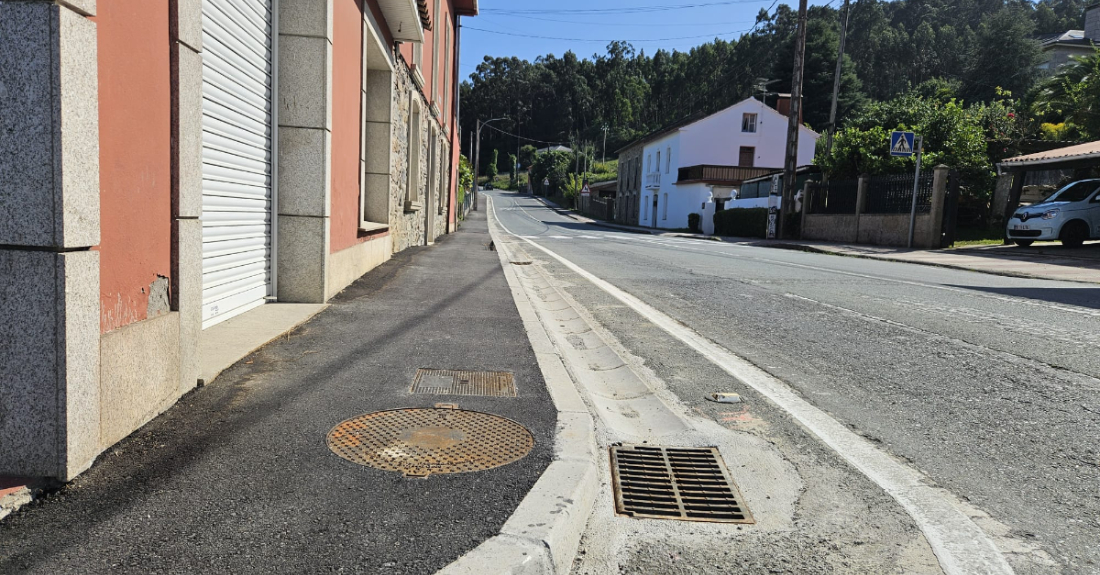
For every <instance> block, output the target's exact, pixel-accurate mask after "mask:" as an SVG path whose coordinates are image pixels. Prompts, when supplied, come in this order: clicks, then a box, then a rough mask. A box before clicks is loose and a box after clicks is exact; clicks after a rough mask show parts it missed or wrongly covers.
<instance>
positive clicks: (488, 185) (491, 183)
mask: <svg viewBox="0 0 1100 575" xmlns="http://www.w3.org/2000/svg"><path fill="white" fill-rule="evenodd" d="M481 189H483V190H491V189H493V182H485V185H484V186H482V187H481Z"/></svg>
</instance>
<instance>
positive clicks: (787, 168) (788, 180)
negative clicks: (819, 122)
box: [778, 0, 806, 238]
mask: <svg viewBox="0 0 1100 575" xmlns="http://www.w3.org/2000/svg"><path fill="white" fill-rule="evenodd" d="M805 56H806V0H799V2H798V38H797V40H795V45H794V78H793V79H792V80H791V111H790V115H789V116H788V117H787V157H786V161H784V162H783V199H782V201H781V203H780V204H779V225H778V228H779V237H781V238H786V237H787V234H788V233H789V232H790V230H788V229H787V226H786V225H785V224H786V222H787V215H788V214H790V213H791V208H792V207H794V205H793V204H794V186H795V182H794V179H795V171H796V169H797V168H798V128H799V126H800V125H801V122H800V121H799V120H800V119H801V117H800V116H801V115H802V70H803V68H804V67H805V65H806V58H805Z"/></svg>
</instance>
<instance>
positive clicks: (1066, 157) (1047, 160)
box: [1001, 140, 1100, 166]
mask: <svg viewBox="0 0 1100 575" xmlns="http://www.w3.org/2000/svg"><path fill="white" fill-rule="evenodd" d="M1093 158H1095V159H1096V160H1097V161H1098V162H1100V140H1097V141H1095V142H1086V143H1084V144H1077V145H1076V146H1067V147H1065V148H1057V149H1054V150H1047V151H1045V152H1037V153H1034V154H1027V155H1025V156H1016V157H1015V158H1008V159H1006V160H1001V164H1004V165H1008V166H1029V165H1034V164H1051V163H1055V162H1062V161H1072V160H1088V159H1093Z"/></svg>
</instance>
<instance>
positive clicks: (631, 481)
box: [611, 445, 754, 523]
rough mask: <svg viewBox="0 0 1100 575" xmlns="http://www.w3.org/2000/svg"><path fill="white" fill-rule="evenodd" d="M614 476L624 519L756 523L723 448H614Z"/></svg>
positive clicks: (620, 511)
mask: <svg viewBox="0 0 1100 575" xmlns="http://www.w3.org/2000/svg"><path fill="white" fill-rule="evenodd" d="M611 474H612V479H613V483H612V484H613V485H614V487H615V511H616V512H618V513H619V514H622V515H629V516H631V517H636V518H638V517H648V518H654V519H679V520H683V521H712V522H718V523H754V521H753V519H752V513H750V512H749V509H748V508H747V507H745V505H744V504H743V503H742V499H741V492H740V491H738V490H737V485H735V484H734V483H733V479H732V478H731V477H730V474H729V470H727V469H726V464H725V462H723V461H722V456H721V455H720V454H719V453H718V448H717V447H658V446H654V445H612V446H611Z"/></svg>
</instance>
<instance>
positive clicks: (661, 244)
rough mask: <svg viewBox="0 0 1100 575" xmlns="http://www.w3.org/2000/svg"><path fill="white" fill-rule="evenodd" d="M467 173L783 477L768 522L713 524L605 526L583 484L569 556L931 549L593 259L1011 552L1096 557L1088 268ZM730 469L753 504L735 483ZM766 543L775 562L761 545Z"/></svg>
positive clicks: (896, 555) (1097, 489)
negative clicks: (782, 242)
mask: <svg viewBox="0 0 1100 575" xmlns="http://www.w3.org/2000/svg"><path fill="white" fill-rule="evenodd" d="M486 194H487V195H489V196H491V202H488V203H489V204H490V206H491V207H490V209H491V218H493V217H495V218H497V219H498V220H499V223H500V226H501V228H502V229H503V230H504V232H505V234H506V235H507V234H511V235H512V239H513V240H514V241H515V245H516V246H518V248H519V249H522V250H523V251H524V252H525V253H526V254H528V255H529V256H530V257H531V258H532V260H533V261H534V263H535V264H537V265H538V266H539V267H541V268H542V269H543V270H544V272H545V273H546V275H547V276H548V277H550V278H553V280H554V281H555V282H557V284H558V285H559V286H560V288H561V289H562V291H564V292H565V293H567V294H568V296H569V298H571V299H572V300H573V301H574V302H575V303H576V304H577V306H579V307H580V308H583V309H584V310H586V312H587V313H589V314H590V315H591V318H592V319H593V320H594V321H595V323H597V324H598V325H599V326H601V327H602V328H603V329H605V330H606V331H607V333H608V334H610V336H612V337H613V338H614V339H616V340H617V341H618V342H619V343H620V344H621V345H622V347H623V348H624V350H625V351H626V352H627V354H629V355H631V356H633V357H635V358H637V359H638V361H639V362H640V364H641V367H642V368H643V369H646V370H651V371H652V375H653V376H654V377H655V378H656V380H658V381H659V382H661V383H662V384H663V385H665V386H667V390H668V391H669V392H670V393H671V394H672V395H673V396H674V398H671V399H670V401H666V403H670V402H676V401H678V402H682V403H683V405H684V406H685V409H686V410H688V411H690V412H692V413H694V414H696V415H702V416H705V417H707V418H710V419H712V420H714V421H717V422H719V423H720V424H722V425H723V426H724V427H726V428H728V429H731V430H734V431H736V432H741V433H744V434H749V435H751V436H754V437H756V438H760V439H763V440H764V441H765V442H766V443H767V444H768V446H769V448H771V449H774V450H777V451H778V453H779V454H780V455H781V457H782V459H783V460H785V461H786V462H787V463H788V464H789V465H787V471H788V472H789V474H791V475H792V476H794V478H795V479H794V481H795V482H796V483H799V484H800V485H801V487H800V488H799V492H798V494H797V496H796V499H797V500H796V501H792V507H791V508H790V509H786V510H782V511H780V513H789V517H790V521H789V522H788V523H785V524H783V525H782V526H781V527H779V528H776V529H775V530H774V532H771V533H768V532H767V531H768V530H767V529H765V527H766V526H767V525H769V519H768V517H767V515H768V513H767V512H766V511H765V512H763V513H762V512H761V511H758V510H754V513H756V515H757V518H756V519H757V524H758V525H757V527H759V528H760V533H756V534H753V535H751V536H750V538H749V541H751V543H747V542H745V541H741V542H738V541H737V539H738V538H732V539H731V538H730V537H729V535H730V533H731V531H730V529H731V528H730V527H729V526H725V527H724V528H713V526H711V525H706V524H694V525H690V526H689V527H687V528H684V530H682V531H676V529H678V528H675V527H673V528H670V527H667V525H659V526H656V527H651V525H652V524H655V523H665V524H667V523H670V522H656V521H644V522H637V520H626V521H635V522H636V523H634V524H633V525H635V527H629V526H628V527H625V528H624V527H623V525H624V524H623V523H622V521H621V519H622V518H612V517H611V515H613V514H612V513H611V510H610V509H607V508H601V505H602V503H601V502H597V508H596V510H595V511H594V512H593V515H592V517H591V518H590V520H589V533H588V535H587V536H586V540H585V542H584V543H582V553H581V556H580V558H579V559H578V562H577V564H576V565H577V570H578V572H583V573H588V572H590V573H599V572H601V571H602V569H604V568H607V567H610V566H612V564H614V563H618V564H619V565H620V566H626V567H623V568H624V572H692V569H703V568H714V567H717V565H718V560H719V559H720V558H721V557H722V552H723V551H725V552H728V553H729V556H730V557H732V556H734V555H736V556H737V559H736V561H738V562H740V563H738V562H734V563H724V564H723V565H724V567H725V568H726V569H729V568H731V567H733V566H736V565H738V564H740V565H742V566H743V567H751V566H753V565H755V564H754V563H753V561H756V562H757V563H759V564H760V565H762V566H770V565H772V564H773V563H774V564H775V565H776V566H777V567H776V568H779V569H783V568H786V569H789V570H790V571H788V572H802V571H803V570H808V571H815V572H820V571H825V570H826V569H832V570H836V571H840V572H916V571H923V570H926V569H932V570H935V566H934V565H929V564H928V561H929V554H928V553H927V546H926V545H925V544H924V543H923V540H922V538H921V537H920V535H919V534H918V533H916V529H917V528H924V527H925V526H927V525H928V524H929V522H928V521H927V520H926V519H927V518H924V519H920V520H916V519H917V518H915V517H911V516H913V515H914V512H913V509H914V507H913V506H912V505H910V506H909V507H906V509H908V510H909V513H908V514H907V513H905V511H903V510H902V507H900V506H899V503H898V501H900V500H901V499H903V498H901V499H898V501H891V500H890V498H889V497H886V496H884V494H883V491H882V489H881V488H883V485H882V484H881V482H877V484H876V482H872V481H868V477H869V476H868V475H867V474H865V473H861V472H860V471H858V470H857V469H855V468H854V467H853V465H852V464H853V462H854V461H857V460H853V459H852V457H849V455H847V454H843V453H840V455H842V456H843V457H838V453H839V452H836V451H835V450H833V449H831V448H830V447H828V446H826V445H824V444H822V442H821V441H820V440H819V439H818V438H817V437H814V435H815V432H814V430H812V429H808V428H807V426H806V425H805V423H804V420H803V419H799V418H798V417H797V414H795V415H792V414H791V413H789V412H787V411H785V410H784V409H782V408H780V407H777V405H776V404H775V403H774V402H770V401H769V400H768V399H765V398H764V397H762V396H761V395H760V394H759V393H757V392H756V390H754V389H753V386H751V385H746V384H745V383H744V382H739V381H737V380H736V379H734V378H731V377H730V375H729V373H728V372H727V371H723V370H722V369H720V367H719V366H718V365H716V364H715V362H713V361H708V359H709V358H707V357H705V356H704V355H701V354H699V353H698V352H697V350H695V349H692V348H690V347H689V346H687V345H685V343H684V341H678V340H677V339H676V338H674V337H671V336H670V332H669V331H668V330H667V329H662V328H661V326H659V325H656V324H655V323H653V322H652V321H650V319H651V318H650V319H647V318H646V317H643V316H642V315H640V314H639V313H638V311H639V310H638V309H637V308H635V306H628V305H624V303H623V301H622V297H620V298H618V299H617V298H616V297H614V296H613V294H611V293H609V292H608V291H607V290H606V289H600V288H599V287H598V286H596V285H593V283H592V281H590V280H591V279H592V278H593V277H594V278H598V279H599V280H603V281H605V282H607V283H608V284H611V286H613V287H614V288H618V289H619V290H621V291H622V292H625V293H626V294H629V295H630V296H633V297H634V298H636V299H637V300H640V301H641V302H644V304H647V305H648V306H651V307H652V308H654V309H656V310H659V311H660V312H662V313H663V314H667V316H669V317H671V318H672V320H674V321H675V322H677V323H678V324H680V325H682V326H686V327H687V328H689V329H690V330H693V331H694V332H696V333H698V334H699V335H701V336H703V337H705V338H706V339H707V340H709V341H710V342H713V343H714V344H717V345H718V346H720V347H721V348H724V350H728V352H730V353H732V354H734V355H736V356H738V357H740V358H743V359H744V360H746V361H747V362H749V363H751V364H753V365H755V366H756V367H757V368H759V369H761V370H763V371H764V372H766V373H767V374H770V375H771V376H774V378H776V379H778V380H779V381H781V382H782V383H784V384H786V385H787V386H789V387H790V388H793V389H794V390H795V391H796V392H797V394H798V395H799V396H800V397H801V399H804V400H805V402H808V403H809V404H811V405H812V406H814V407H816V408H817V409H819V410H820V411H822V412H824V413H826V414H828V415H829V416H831V418H833V419H835V421H837V422H839V423H841V424H843V426H845V427H847V428H848V429H849V430H851V431H853V432H854V433H856V434H858V435H859V436H861V437H863V438H865V439H867V440H869V441H870V442H871V443H872V444H874V445H875V446H877V447H878V451H880V452H884V453H885V454H888V456H889V457H890V458H891V459H892V460H894V461H896V462H897V463H899V464H900V465H901V466H904V467H906V468H908V469H911V470H914V471H916V472H918V473H919V474H922V475H923V477H925V478H926V481H927V482H928V483H929V484H930V485H932V486H935V487H936V488H942V489H940V491H944V492H945V493H949V494H950V495H951V496H953V497H954V498H957V500H958V503H957V504H953V505H954V506H955V507H956V508H960V507H965V508H966V509H967V510H966V511H965V512H964V514H965V515H969V517H970V518H971V519H972V520H973V523H974V524H975V525H977V526H978V527H979V528H980V529H981V530H982V531H984V533H985V534H986V535H987V536H988V537H989V539H990V541H992V542H993V544H995V545H996V547H997V549H998V550H999V551H1000V552H1001V553H1002V554H1003V555H1004V556H1005V557H1006V558H1007V560H1008V562H1009V564H1011V566H1012V568H1013V569H1015V571H1016V572H1018V573H1059V572H1061V573H1094V572H1100V546H1097V545H1096V542H1097V541H1100V444H1098V438H1100V399H1098V397H1100V396H1098V392H1100V380H1098V379H1097V378H1098V377H1100V358H1098V357H1097V355H1096V350H1097V344H1098V343H1100V322H1098V321H1097V318H1098V316H1100V290H1098V289H1096V288H1093V287H1089V286H1087V285H1085V284H1075V283H1064V282H1053V281H1044V280H1033V279H1018V278H1009V277H1000V276H994V275H986V274H978V273H973V272H966V271H956V270H948V269H940V268H934V267H926V266H919V265H910V264H900V263H891V262H879V261H869V260H863V259H855V258H845V257H837V256H830V255H822V254H812V253H803V252H796V251H788V250H777V249H769V248H762V247H756V246H752V245H750V244H738V243H722V242H711V241H702V240H696V239H687V238H670V237H657V236H649V235H645V234H634V233H628V232H624V231H618V230H610V229H604V228H600V227H596V226H592V225H589V224H584V223H581V222H579V221H577V220H576V219H574V218H572V217H570V216H568V215H566V214H565V213H564V212H561V211H559V210H554V209H551V208H549V207H547V206H546V205H544V204H543V203H542V202H541V201H539V200H537V199H535V198H532V197H530V196H523V195H516V194H514V193H510V192H501V191H496V192H487V193H486ZM517 236H518V237H517ZM566 262H568V263H569V264H572V266H575V268H579V270H581V271H583V272H586V273H587V275H589V276H592V277H588V278H586V277H583V276H582V275H580V274H579V272H578V270H577V269H574V268H573V267H572V266H569V265H567V264H566ZM632 308H633V309H632ZM716 391H721V392H736V393H739V394H741V395H742V396H743V397H744V398H745V403H744V404H743V406H742V407H741V408H740V410H738V409H737V406H730V405H723V404H716V403H712V402H707V401H705V400H704V396H705V395H707V394H709V393H712V392H716ZM796 420H797V421H796ZM799 421H802V423H801V424H800V423H799ZM817 435H820V434H817ZM602 440H603V441H612V442H613V441H615V438H614V437H604V438H603V439H602ZM654 443H659V442H654ZM724 455H725V456H726V457H727V458H730V457H733V456H734V455H733V454H729V453H724ZM845 460H847V462H846V461H845ZM731 467H732V466H731ZM855 467H859V463H858V462H856V463H855ZM733 475H734V476H735V480H736V481H739V482H740V481H741V479H739V478H738V475H739V472H738V471H734V472H733ZM871 475H873V473H872V474H871ZM751 481H752V480H751V479H746V480H745V482H746V483H751ZM742 488H743V490H744V491H745V492H746V498H747V499H748V502H749V506H750V507H752V505H753V497H752V495H753V494H752V493H751V489H750V488H749V487H746V486H745V485H742ZM833 490H840V491H838V492H836V493H833V494H832V495H828V494H826V495H822V493H821V492H826V493H827V492H830V491H833ZM887 491H889V489H887ZM917 515H919V513H917ZM852 522H854V524H853V523H852ZM780 523H782V522H780ZM932 523H935V522H934V521H933V522H932ZM861 526H862V527H861ZM623 529H631V530H633V532H630V533H625V532H623ZM669 529H672V530H673V531H671V532H670V531H669ZM746 530H750V531H751V528H748V527H746ZM738 531H740V530H735V531H733V533H736V532H738ZM597 532H598V533H600V536H599V537H593V534H594V533H597ZM689 532H694V533H692V534H691V535H689ZM605 535H607V536H605ZM925 535H927V532H925ZM818 536H821V537H822V539H821V540H819V539H818ZM708 538H709V539H708ZM742 539H744V538H742ZM706 541H710V542H711V543H710V544H707V543H705V542H706ZM935 546H936V545H935V543H934V542H933V547H935ZM720 548H721V550H719V549H720ZM777 552H782V553H784V554H785V557H784V559H783V561H784V562H786V561H787V560H788V559H789V560H790V561H791V562H792V563H791V564H789V565H782V564H780V563H779V562H778V561H779V560H778V559H776V558H775V557H774V555H775V554H776V553H777ZM937 555H939V553H937ZM769 562H770V563H769ZM765 564H766V565H765ZM940 567H943V564H942V558H941V565H940ZM769 568H770V567H769ZM764 572H767V571H764Z"/></svg>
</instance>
